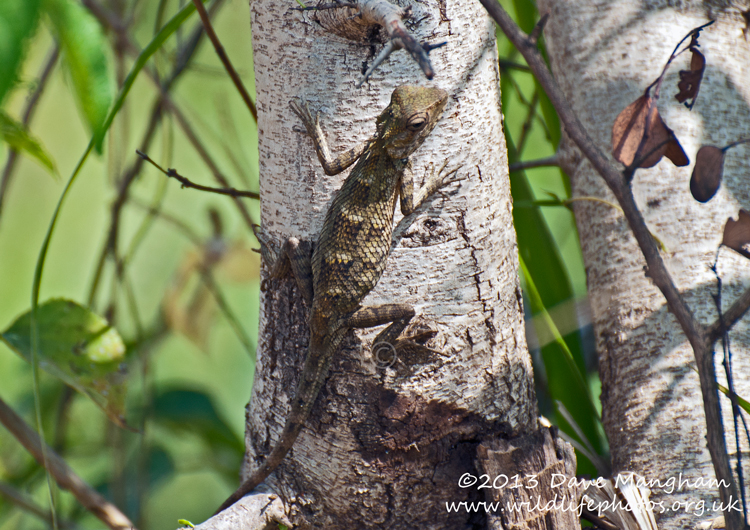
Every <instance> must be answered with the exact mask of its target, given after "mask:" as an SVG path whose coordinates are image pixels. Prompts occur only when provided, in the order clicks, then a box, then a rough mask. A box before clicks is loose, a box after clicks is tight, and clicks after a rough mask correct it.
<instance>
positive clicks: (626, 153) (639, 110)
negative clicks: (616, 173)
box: [612, 94, 689, 168]
mask: <svg viewBox="0 0 750 530" xmlns="http://www.w3.org/2000/svg"><path fill="white" fill-rule="evenodd" d="M649 113H650V114H651V117H650V121H649V132H648V136H647V138H646V141H645V142H643V136H644V131H645V129H646V120H647V118H648V116H649ZM641 144H642V145H641ZM612 152H613V154H614V156H615V159H617V160H618V161H619V162H622V163H623V164H625V166H628V167H630V166H631V165H632V164H633V161H634V160H635V159H636V157H638V158H644V160H642V161H641V162H640V163H639V164H638V167H642V168H648V167H653V166H655V165H656V164H658V163H659V160H661V158H662V157H663V156H665V155H666V156H667V158H669V159H670V160H671V161H672V162H673V163H674V164H675V165H677V166H684V165H687V164H688V163H689V161H688V158H687V156H686V155H685V152H684V151H683V150H682V146H680V144H679V142H678V141H677V138H675V136H674V133H673V132H672V130H671V129H670V128H669V127H667V126H666V125H664V121H663V120H662V119H661V116H660V115H659V110H658V109H657V108H656V107H655V106H654V99H653V98H652V97H651V96H650V95H648V94H644V95H643V96H641V97H639V98H638V99H636V100H635V101H634V102H633V103H631V104H630V105H628V106H627V107H625V109H624V110H623V111H622V112H620V114H619V115H618V116H617V118H615V123H614V124H613V125H612Z"/></svg>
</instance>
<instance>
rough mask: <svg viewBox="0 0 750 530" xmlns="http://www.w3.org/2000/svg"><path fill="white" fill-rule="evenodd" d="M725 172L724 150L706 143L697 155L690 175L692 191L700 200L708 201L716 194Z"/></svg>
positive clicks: (697, 199) (695, 197)
mask: <svg viewBox="0 0 750 530" xmlns="http://www.w3.org/2000/svg"><path fill="white" fill-rule="evenodd" d="M723 173H724V150H723V149H719V148H718V147H714V146H713V145H704V146H703V147H701V148H700V149H699V150H698V154H697V155H695V167H694V168H693V175H692V176H691V177H690V193H692V194H693V198H694V199H695V200H696V201H698V202H708V201H709V200H711V198H712V197H713V196H714V195H716V192H717V190H718V189H719V186H720V185H721V177H722V175H723Z"/></svg>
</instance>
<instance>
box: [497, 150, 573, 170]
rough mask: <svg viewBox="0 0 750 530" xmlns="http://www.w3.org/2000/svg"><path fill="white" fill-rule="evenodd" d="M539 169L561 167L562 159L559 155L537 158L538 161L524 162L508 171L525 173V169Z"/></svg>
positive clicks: (513, 165) (514, 165)
mask: <svg viewBox="0 0 750 530" xmlns="http://www.w3.org/2000/svg"><path fill="white" fill-rule="evenodd" d="M537 167H560V157H559V156H558V154H557V153H555V154H554V155H552V156H548V157H546V158H537V159H536V160H522V161H521V162H515V163H514V164H511V165H509V166H508V171H510V172H511V173H513V172H514V171H523V170H525V169H534V168H537Z"/></svg>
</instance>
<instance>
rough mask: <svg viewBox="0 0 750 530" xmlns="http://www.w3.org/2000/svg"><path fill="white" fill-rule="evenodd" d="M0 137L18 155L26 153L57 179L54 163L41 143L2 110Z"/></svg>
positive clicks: (0, 113) (0, 111) (0, 115)
mask: <svg viewBox="0 0 750 530" xmlns="http://www.w3.org/2000/svg"><path fill="white" fill-rule="evenodd" d="M0 137H2V139H3V140H4V141H5V142H6V143H7V144H8V145H9V146H10V147H11V148H13V149H14V150H16V151H18V152H19V153H26V154H27V155H29V156H31V157H33V158H36V160H37V162H39V163H40V164H42V165H43V166H44V167H45V168H47V170H48V171H49V172H50V173H52V175H53V176H54V177H55V178H59V176H60V175H59V174H58V173H57V168H56V167H55V162H54V161H53V160H52V157H51V156H50V155H49V153H47V151H46V150H45V149H44V147H42V144H41V142H39V140H37V139H36V138H34V137H33V136H31V133H29V131H28V129H26V127H24V125H23V124H22V123H19V122H17V121H16V120H14V119H13V118H11V117H10V116H8V115H7V114H5V113H4V112H3V111H2V110H0Z"/></svg>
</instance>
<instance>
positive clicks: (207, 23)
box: [193, 0, 258, 123]
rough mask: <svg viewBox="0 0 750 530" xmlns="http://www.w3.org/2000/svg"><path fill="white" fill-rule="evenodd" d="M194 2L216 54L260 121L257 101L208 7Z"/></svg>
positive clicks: (195, 0) (194, 0) (251, 112)
mask: <svg viewBox="0 0 750 530" xmlns="http://www.w3.org/2000/svg"><path fill="white" fill-rule="evenodd" d="M193 4H195V9H196V10H197V11H198V14H199V15H200V17H201V21H202V22H203V27H204V28H205V30H206V35H208V38H209V39H210V40H211V43H212V44H213V45H214V49H215V50H216V55H218V56H219V59H220V60H221V64H223V65H224V68H225V69H226V71H227V73H228V74H229V77H231V78H232V82H233V83H234V86H235V87H236V88H237V91H238V92H239V93H240V96H242V100H243V101H244V102H245V105H247V108H248V110H249V111H250V114H252V115H253V119H254V120H255V123H258V109H256V108H255V103H253V100H252V99H251V98H250V94H248V93H247V89H246V88H245V85H244V84H243V83H242V79H240V76H239V75H238V74H237V70H235V69H234V66H232V62H231V61H230V60H229V57H227V54H226V52H225V51H224V46H222V45H221V41H219V37H218V36H217V35H216V32H215V31H214V28H213V26H212V25H211V19H210V18H208V13H206V8H205V7H203V2H201V0H193Z"/></svg>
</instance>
